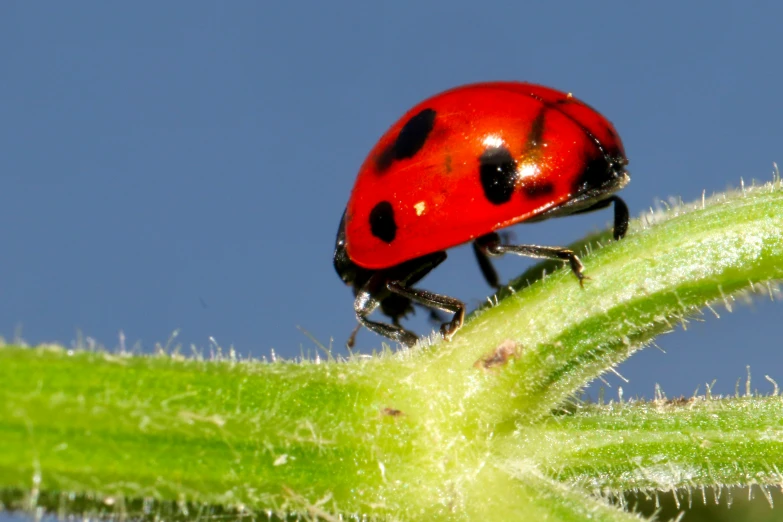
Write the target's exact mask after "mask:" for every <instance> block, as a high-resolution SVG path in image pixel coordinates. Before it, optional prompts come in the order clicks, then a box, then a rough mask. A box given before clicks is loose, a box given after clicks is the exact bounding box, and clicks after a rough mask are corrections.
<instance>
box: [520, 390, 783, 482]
mask: <svg viewBox="0 0 783 522" xmlns="http://www.w3.org/2000/svg"><path fill="white" fill-rule="evenodd" d="M544 441H546V444H553V445H555V446H557V447H559V448H562V449H563V451H558V452H547V451H543V452H541V455H540V459H539V461H540V462H541V463H542V465H543V466H544V467H545V468H546V469H547V470H548V474H549V475H551V476H555V477H557V479H558V480H561V481H564V482H568V483H571V484H573V485H578V486H580V487H582V488H584V489H586V490H588V491H594V492H599V493H611V494H614V495H617V494H619V493H620V492H622V491H623V490H639V489H643V490H657V491H673V490H677V489H690V488H702V489H703V488H704V487H712V486H714V485H716V484H733V483H735V482H737V481H739V482H741V483H742V484H744V485H755V484H779V483H780V482H781V481H783V475H781V471H783V469H782V468H780V467H779V462H780V461H781V457H780V456H781V455H783V398H781V397H780V396H772V397H734V398H718V399H709V398H706V397H697V398H693V399H688V400H686V399H678V400H675V401H666V400H656V401H651V402H646V401H643V402H632V403H612V404H609V405H605V406H588V407H587V408H585V409H584V410H583V411H580V412H578V413H577V414H575V415H566V416H561V417H557V420H556V421H552V422H547V423H545V424H542V425H539V426H537V427H536V428H535V429H527V430H520V432H519V433H518V434H517V436H516V437H513V438H509V440H508V443H509V445H510V446H509V447H508V448H506V449H505V450H504V452H505V453H506V454H508V455H509V456H510V458H512V459H513V456H514V455H519V454H531V453H534V452H535V450H536V448H540V447H542V445H543V444H544ZM662 457H665V458H662ZM776 463H778V464H776Z"/></svg>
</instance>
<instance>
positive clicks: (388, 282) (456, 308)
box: [354, 252, 465, 346]
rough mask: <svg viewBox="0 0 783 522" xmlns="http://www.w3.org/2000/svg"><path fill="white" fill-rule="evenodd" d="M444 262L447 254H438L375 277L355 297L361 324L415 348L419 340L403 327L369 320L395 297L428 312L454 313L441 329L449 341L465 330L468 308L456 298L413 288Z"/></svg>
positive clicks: (375, 274) (396, 323)
mask: <svg viewBox="0 0 783 522" xmlns="http://www.w3.org/2000/svg"><path fill="white" fill-rule="evenodd" d="M445 259H446V253H445V252H435V253H434V254H429V255H427V256H424V257H420V258H417V259H413V260H411V261H408V262H405V263H402V264H400V265H397V266H396V267H393V268H391V269H389V270H383V271H379V272H376V273H374V274H373V275H372V276H371V277H370V278H369V279H368V280H367V282H366V283H365V284H364V285H363V286H362V288H361V289H360V290H359V291H358V292H357V294H356V300H355V301H354V311H355V312H356V317H357V319H358V320H359V322H360V323H361V324H362V325H363V326H365V327H366V328H368V329H369V330H372V331H373V332H375V333H377V334H380V335H383V336H385V337H388V338H390V339H392V340H394V341H397V342H399V343H402V344H405V345H407V346H411V345H413V344H416V341H418V336H417V335H416V334H414V333H413V332H410V331H408V330H406V329H404V328H403V327H401V326H400V325H399V323H398V321H396V320H395V321H393V322H392V324H389V323H381V322H378V321H372V320H370V319H368V316H369V315H370V314H371V313H372V312H373V311H374V310H375V309H376V308H378V306H380V305H381V303H382V302H383V301H384V299H387V298H388V297H389V296H390V294H396V295H398V296H401V297H404V298H406V299H410V300H411V301H413V302H415V303H418V304H420V305H423V306H426V307H428V308H437V309H439V310H444V311H447V312H452V313H453V314H454V317H453V318H452V319H451V321H449V322H446V323H444V324H443V325H441V328H440V331H441V334H442V335H443V337H444V338H445V339H446V340H450V339H451V337H452V336H453V335H454V333H455V332H456V331H457V330H459V329H460V327H461V326H462V322H463V320H464V318H465V304H464V303H463V302H462V301H460V300H458V299H455V298H453V297H449V296H445V295H441V294H436V293H434V292H430V291H427V290H421V289H418V288H411V286H412V285H414V284H415V283H417V282H418V281H419V280H420V279H421V278H423V277H424V276H425V275H427V274H428V273H429V272H430V271H431V270H432V269H433V268H435V267H436V266H438V265H439V264H441V263H442V262H443V261H444V260H445Z"/></svg>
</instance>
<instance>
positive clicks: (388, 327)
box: [349, 272, 418, 346]
mask: <svg viewBox="0 0 783 522" xmlns="http://www.w3.org/2000/svg"><path fill="white" fill-rule="evenodd" d="M387 279H388V278H387V276H386V274H385V273H383V272H379V273H376V274H374V275H373V276H372V277H371V278H370V279H369V280H368V281H367V283H365V285H364V286H363V287H362V288H361V290H359V291H358V292H357V294H356V300H355V301H354V303H353V309H354V311H355V312H356V319H358V320H359V323H360V326H364V327H365V328H367V329H368V330H372V331H373V332H375V333H377V334H379V335H382V336H384V337H388V338H389V339H391V340H392V341H397V342H398V343H401V344H404V345H406V346H411V345H413V344H416V341H417V340H418V337H417V336H416V334H414V333H413V332H409V331H408V330H406V329H404V328H402V327H401V326H399V325H397V324H388V323H381V322H378V321H372V320H370V319H368V318H367V316H369V315H370V314H371V313H373V312H374V311H375V309H376V308H378V306H380V304H381V301H382V300H383V297H384V295H388V293H389V291H388V290H387V289H386V282H387ZM394 323H397V321H394ZM356 331H357V330H354V333H352V334H351V338H350V339H349V341H353V340H354V338H355V337H356V335H355V332H356Z"/></svg>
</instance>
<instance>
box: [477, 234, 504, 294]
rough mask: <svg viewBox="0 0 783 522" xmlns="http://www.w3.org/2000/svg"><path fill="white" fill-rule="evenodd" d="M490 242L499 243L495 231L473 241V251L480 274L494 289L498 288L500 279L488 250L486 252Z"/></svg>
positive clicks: (498, 237)
mask: <svg viewBox="0 0 783 522" xmlns="http://www.w3.org/2000/svg"><path fill="white" fill-rule="evenodd" d="M490 244H500V236H499V235H498V234H496V233H495V232H492V233H491V234H487V235H485V236H481V237H479V238H477V239H476V240H475V241H473V253H474V254H476V261H478V265H479V268H480V269H481V274H482V275H483V276H484V279H486V281H487V284H489V286H491V287H492V288H494V289H495V290H499V289H500V279H499V278H498V273H497V270H495V267H494V266H492V260H491V259H490V258H489V252H487V245H490Z"/></svg>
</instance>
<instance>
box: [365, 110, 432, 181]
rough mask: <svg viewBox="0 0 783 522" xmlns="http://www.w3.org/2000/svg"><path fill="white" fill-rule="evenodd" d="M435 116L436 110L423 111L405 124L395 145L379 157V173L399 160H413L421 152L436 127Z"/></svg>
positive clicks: (377, 161)
mask: <svg viewBox="0 0 783 522" xmlns="http://www.w3.org/2000/svg"><path fill="white" fill-rule="evenodd" d="M435 114H436V112H435V110H434V109H429V108H427V109H422V110H421V111H419V112H418V113H417V114H416V115H415V116H413V117H411V119H409V120H408V121H407V122H405V125H403V126H402V129H400V133H399V134H398V135H397V139H395V140H394V143H392V144H391V145H389V146H388V147H387V148H386V149H385V150H384V151H383V152H381V154H380V155H379V156H378V159H377V160H376V167H377V169H378V172H381V173H382V172H384V171H386V170H388V168H389V167H391V165H392V163H394V162H395V161H397V160H401V159H408V158H412V157H413V156H415V155H416V153H417V152H419V151H420V150H421V148H422V147H423V146H424V144H425V143H426V141H427V138H428V137H429V135H430V132H432V128H433V127H434V126H435Z"/></svg>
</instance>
